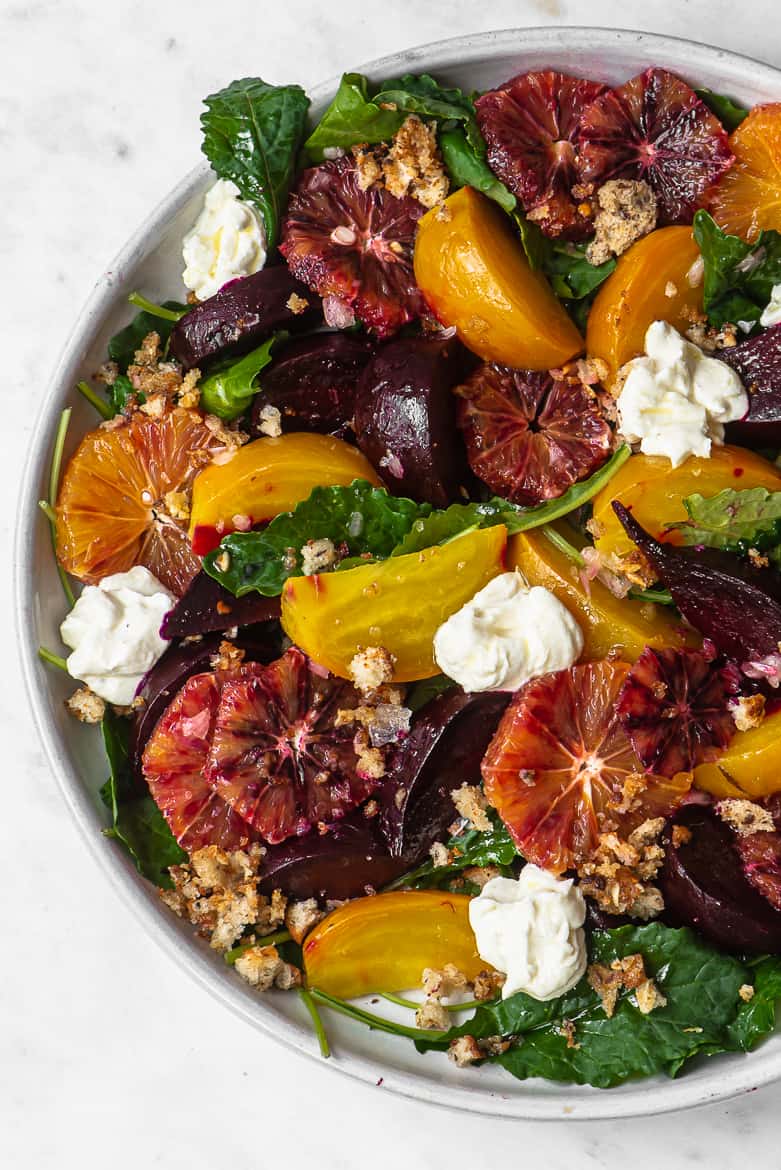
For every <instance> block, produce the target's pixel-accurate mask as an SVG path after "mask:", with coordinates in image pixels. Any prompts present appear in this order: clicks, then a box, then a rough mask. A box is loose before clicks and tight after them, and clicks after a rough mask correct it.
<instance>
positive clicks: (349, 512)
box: [204, 446, 630, 597]
mask: <svg viewBox="0 0 781 1170" xmlns="http://www.w3.org/2000/svg"><path fill="white" fill-rule="evenodd" d="M629 455H630V448H629V447H627V446H622V447H620V448H619V449H618V450H617V451H616V452H614V454H613V455H612V456H611V457H610V459H609V460H608V461H607V463H605V464H604V465H603V466H602V467H601V468H600V469H599V471H595V472H594V474H593V475H592V476H590V477H589V478H588V479H584V480H582V481H581V482H580V483H576V484H573V486H572V487H571V488H569V489H568V491H566V492H565V493H564V495H562V496H559V498H558V499H556V500H549V501H548V502H547V503H544V504H539V505H538V506H537V507H535V508H519V507H517V506H516V505H514V504H511V503H509V502H508V501H507V500H501V499H498V498H496V497H495V498H494V499H492V500H489V501H487V502H486V503H478V504H452V505H451V506H450V507H449V508H445V509H441V510H435V509H432V507H431V505H430V504H416V503H415V502H414V500H408V499H404V498H403V497H401V496H391V495H389V494H388V493H387V492H386V491H384V490H383V489H381V488H373V487H371V485H370V484H368V483H366V482H365V481H364V480H356V481H355V482H354V483H353V484H351V485H350V486H349V487H330V488H315V489H314V491H313V492H312V494H311V495H310V496H309V497H308V499H306V500H304V501H303V502H302V503H300V504H299V505H298V506H297V507H296V508H295V509H294V510H293V511H292V512H284V513H282V515H280V516H277V517H275V519H274V520H272V521H271V523H270V524H269V525H268V526H267V527H266V528H264V529H262V530H261V531H258V532H232V533H230V535H228V536H224V537H223V538H222V541H221V542H220V547H219V549H215V551H214V552H212V553H209V554H208V556H207V557H206V558H205V559H204V568H205V569H206V572H207V573H208V574H209V575H210V576H211V577H214V579H215V581H219V582H220V584H221V585H223V586H224V587H225V588H226V589H228V590H229V591H230V592H231V593H233V594H234V596H236V597H243V596H244V594H245V593H252V592H253V591H256V592H258V593H262V594H264V596H266V597H275V596H277V595H278V594H279V593H281V592H282V586H283V585H284V583H285V581H286V580H287V578H288V577H295V576H297V575H298V574H300V572H301V549H302V547H303V546H304V545H305V544H306V543H307V541H309V540H320V539H323V538H327V539H329V540H332V541H333V542H334V544H335V545H337V546H341V547H342V551H343V552H344V553H345V556H346V558H347V559H346V560H345V561H343V562H342V566H341V567H349V568H353V567H354V566H355V565H356V564H363V563H364V562H365V560H366V559H369V560H375V559H379V560H382V559H384V558H385V557H388V556H401V555H404V554H405V553H413V552H419V551H420V550H421V549H424V548H431V547H432V546H433V545H435V544H441V543H442V542H443V541H447V540H452V539H453V538H454V537H456V536H460V535H462V534H463V533H464V532H467V531H469V530H470V529H474V528H490V527H491V526H493V525H495V524H505V525H506V526H507V531H508V532H509V533H511V534H512V533H515V532H525V531H527V530H528V529H530V528H537V527H539V525H541V524H549V523H550V522H551V521H553V520H557V519H559V518H560V517H561V516H566V515H567V513H568V512H571V511H573V510H574V509H575V508H579V507H580V506H581V505H582V504H585V503H587V502H588V500H590V499H591V498H592V497H593V496H595V495H596V494H597V492H599V491H601V489H602V488H603V487H604V486H605V484H606V483H607V482H608V481H609V480H610V479H611V477H612V476H613V475H614V474H615V473H616V472H617V471H618V469H619V467H620V466H621V465H622V464H623V463H624V462H625V461H626V460H627V459H628V458H629ZM225 552H227V553H228V568H227V569H220V568H219V567H218V565H217V561H218V559H220V560H221V559H222V558H221V553H225Z"/></svg>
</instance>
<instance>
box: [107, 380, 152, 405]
mask: <svg viewBox="0 0 781 1170" xmlns="http://www.w3.org/2000/svg"><path fill="white" fill-rule="evenodd" d="M106 393H107V396H108V400H109V405H110V406H111V408H112V410H113V412H114V414H121V413H122V411H123V410H124V409H125V407H126V406H127V402H128V399H129V398H130V396H131V394H135V396H136V398H137V400H138V401H139V402H146V395H145V394H144V393H143V392H142V391H140V390H134V389H133V386H132V385H131V382H130V379H129V378H128V376H127V374H119V375H118V376H117V378H116V379H115V381H114V382H113V383H112V385H111V386H107V387H106Z"/></svg>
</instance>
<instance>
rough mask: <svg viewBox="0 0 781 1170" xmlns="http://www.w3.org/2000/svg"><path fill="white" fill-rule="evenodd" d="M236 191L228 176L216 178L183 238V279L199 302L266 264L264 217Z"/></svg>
mask: <svg viewBox="0 0 781 1170" xmlns="http://www.w3.org/2000/svg"><path fill="white" fill-rule="evenodd" d="M238 194H239V189H238V187H237V186H236V184H235V183H232V182H231V181H230V179H218V180H217V182H216V183H215V184H214V186H213V187H210V188H209V190H208V191H207V192H206V197H205V199H204V203H203V211H202V212H201V214H200V215H199V216H198V219H197V220H196V223H195V226H194V227H193V229H192V230H191V231H190V232H188V233H187V235H186V236H185V237H184V241H183V243H182V256H183V258H184V264H185V268H184V272H183V274H182V280H183V281H184V284H185V287H186V288H189V289H192V291H193V292H194V293H195V295H196V296H197V297H198V299H199V300H201V301H205V300H206V298H207V297H211V296H214V294H215V293H216V292H219V290H220V289H221V288H222V286H223V285H224V284H226V283H227V282H228V281H229V280H233V279H234V278H235V277H237V276H251V275H252V273H253V272H258V271H259V270H260V269H261V268H262V267H263V265H264V264H265V263H266V231H265V228H264V226H263V220H262V219H261V217H260V214H259V213H258V211H257V210H256V209H255V208H254V207H252V205H251V204H249V203H243V202H242V200H241V199H239V198H238Z"/></svg>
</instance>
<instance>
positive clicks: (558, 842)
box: [483, 661, 691, 873]
mask: <svg viewBox="0 0 781 1170" xmlns="http://www.w3.org/2000/svg"><path fill="white" fill-rule="evenodd" d="M629 669H630V668H629V666H628V664H627V663H624V662H610V661H603V662H592V663H588V664H586V665H584V666H574V667H572V668H571V669H570V670H562V671H558V672H557V673H555V674H548V675H544V676H543V677H542V678H538V679H534V680H533V681H532V682H530V683H528V684H527V685H526V686H525V687H523V688H522V689H521V690H520V691H519V692H518V693H517V695H516V696H515V698H514V699H513V701H512V703H511V704H510V706H509V707H508V708H507V711H506V712H505V714H504V716H503V717H502V721H501V723H500V724H499V727H498V729H497V732H496V735H495V736H494V738H493V740H492V742H491V744H490V746H489V748H488V751H487V752H486V754H485V758H484V760H483V780H484V784H485V792H486V796H487V797H488V799H489V800H490V802H491V804H493V805H494V807H495V808H496V809H497V811H498V813H499V815H500V816H501V818H502V820H503V821H504V823H505V825H506V826H507V828H508V830H509V832H510V835H511V836H512V838H513V840H514V841H515V843H516V845H517V846H518V848H519V849H520V851H521V853H522V854H523V855H524V857H525V858H526V859H527V861H532V862H534V863H535V864H536V865H539V866H542V867H543V868H545V869H548V870H551V871H552V872H553V873H563V872H564V871H565V870H567V869H571V868H573V867H574V866H577V865H578V864H580V863H581V862H582V861H584V860H585V859H586V858H587V857H588V856H589V854H590V853H591V852H592V851H593V849H594V847H595V846H596V844H597V839H598V837H599V835H600V833H603V832H607V831H615V832H617V833H619V834H620V835H625V834H627V833H629V832H631V830H632V829H633V828H636V827H637V825H639V824H641V823H642V822H643V821H644V820H646V819H647V818H649V817H658V816H668V815H669V814H670V813H672V812H673V810H674V809H675V808H676V806H677V805H678V804H679V803H680V801H681V800H682V799H683V797H684V796H685V795H686V793H687V792H688V790H689V787H690V785H691V775H690V774H689V773H679V774H678V775H676V776H674V777H672V778H667V777H664V776H657V775H654V774H652V773H650V772H644V771H643V766H642V764H641V763H640V760H639V759H638V757H637V756H636V755H635V752H634V750H633V748H632V744H631V742H630V739H629V736H628V734H627V732H626V731H625V730H624V728H623V727H622V726H621V723H620V722H619V719H618V715H617V713H616V700H617V699H618V695H619V693H620V691H621V688H622V686H623V684H624V682H625V680H626V677H627V674H628V673H629Z"/></svg>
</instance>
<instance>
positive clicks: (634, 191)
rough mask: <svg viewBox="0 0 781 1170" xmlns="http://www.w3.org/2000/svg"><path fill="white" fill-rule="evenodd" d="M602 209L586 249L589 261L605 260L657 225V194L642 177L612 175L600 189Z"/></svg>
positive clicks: (599, 203)
mask: <svg viewBox="0 0 781 1170" xmlns="http://www.w3.org/2000/svg"><path fill="white" fill-rule="evenodd" d="M597 203H598V205H599V210H598V211H597V214H596V217H595V219H594V229H595V232H594V238H593V240H592V241H591V243H590V244H589V245H588V247H587V249H586V259H587V260H588V262H589V264H597V265H598V264H604V263H605V262H606V261H608V260H610V259H611V257H613V256H620V255H621V254H622V253H623V252H626V250H627V248H629V247H631V245H632V244H633V243H634V242H635V240H639V239H640V238H641V237H642V236H647V235H648V233H649V232H651V231H653V229H654V228H655V227H656V216H657V206H656V196H655V195H654V193H653V190H652V189H651V187H650V186H649V185H648V183H646V182H645V181H644V180H643V179H610V180H609V181H608V182H607V183H604V184H603V185H602V186H601V187H600V188H599V190H598V191H597Z"/></svg>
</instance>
